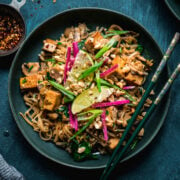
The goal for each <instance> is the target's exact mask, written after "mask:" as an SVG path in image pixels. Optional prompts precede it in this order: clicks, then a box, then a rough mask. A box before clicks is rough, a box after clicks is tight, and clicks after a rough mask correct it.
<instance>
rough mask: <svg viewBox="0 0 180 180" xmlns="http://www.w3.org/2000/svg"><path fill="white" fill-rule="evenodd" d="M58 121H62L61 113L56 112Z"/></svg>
mask: <svg viewBox="0 0 180 180" xmlns="http://www.w3.org/2000/svg"><path fill="white" fill-rule="evenodd" d="M58 121H60V122H61V121H62V115H61V114H58Z"/></svg>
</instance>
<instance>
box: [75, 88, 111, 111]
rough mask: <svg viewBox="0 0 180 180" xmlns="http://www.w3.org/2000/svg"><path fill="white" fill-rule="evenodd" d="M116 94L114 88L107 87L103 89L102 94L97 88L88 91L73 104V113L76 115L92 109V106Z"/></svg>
mask: <svg viewBox="0 0 180 180" xmlns="http://www.w3.org/2000/svg"><path fill="white" fill-rule="evenodd" d="M113 92H114V89H113V88H109V87H106V86H102V87H101V92H99V90H98V88H97V87H94V88H93V89H87V90H85V91H83V92H82V93H81V94H80V95H79V96H77V97H76V99H75V100H74V101H73V104H72V113H73V114H76V113H79V112H81V111H82V110H84V109H86V108H88V107H90V106H91V105H93V104H95V103H98V102H102V101H104V100H105V99H106V98H108V97H109V96H110V95H111V94H112V93H113Z"/></svg>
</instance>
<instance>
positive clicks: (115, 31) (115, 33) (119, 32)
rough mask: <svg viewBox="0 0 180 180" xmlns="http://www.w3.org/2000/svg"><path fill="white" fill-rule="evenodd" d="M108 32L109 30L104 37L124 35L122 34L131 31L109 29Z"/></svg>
mask: <svg viewBox="0 0 180 180" xmlns="http://www.w3.org/2000/svg"><path fill="white" fill-rule="evenodd" d="M107 32H109V33H108V34H105V35H103V37H104V38H107V37H110V36H115V35H122V34H127V33H129V31H117V30H112V31H107Z"/></svg>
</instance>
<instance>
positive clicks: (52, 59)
mask: <svg viewBox="0 0 180 180" xmlns="http://www.w3.org/2000/svg"><path fill="white" fill-rule="evenodd" d="M45 61H48V62H52V63H55V62H56V60H55V59H54V58H51V59H45Z"/></svg>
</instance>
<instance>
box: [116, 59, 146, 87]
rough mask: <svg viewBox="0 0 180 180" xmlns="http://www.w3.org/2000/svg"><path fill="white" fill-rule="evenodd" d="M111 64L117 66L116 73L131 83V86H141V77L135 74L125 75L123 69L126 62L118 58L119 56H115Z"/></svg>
mask: <svg viewBox="0 0 180 180" xmlns="http://www.w3.org/2000/svg"><path fill="white" fill-rule="evenodd" d="M112 64H113V65H115V64H118V68H117V69H116V72H117V73H118V74H119V75H120V76H121V77H123V78H124V79H125V80H127V81H130V82H132V83H133V84H136V85H142V83H143V81H144V78H143V76H140V75H137V74H132V73H131V72H128V73H125V71H124V69H125V68H124V67H125V66H126V62H125V60H123V59H122V58H120V57H119V56H116V57H115V58H114V59H113V61H112ZM141 68H142V67H141Z"/></svg>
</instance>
